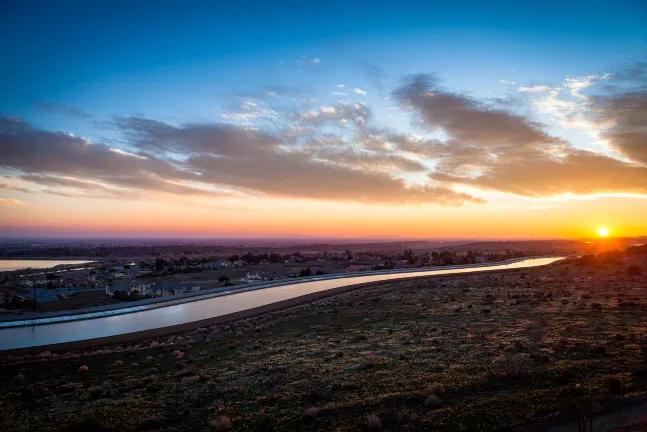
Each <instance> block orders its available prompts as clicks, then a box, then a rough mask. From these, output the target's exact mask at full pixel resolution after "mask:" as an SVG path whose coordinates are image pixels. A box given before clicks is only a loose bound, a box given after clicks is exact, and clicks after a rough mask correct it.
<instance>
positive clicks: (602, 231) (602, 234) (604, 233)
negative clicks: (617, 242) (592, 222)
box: [598, 227, 610, 237]
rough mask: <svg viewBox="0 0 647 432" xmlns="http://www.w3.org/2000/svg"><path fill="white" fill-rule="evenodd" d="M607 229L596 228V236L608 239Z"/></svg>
mask: <svg viewBox="0 0 647 432" xmlns="http://www.w3.org/2000/svg"><path fill="white" fill-rule="evenodd" d="M609 232H610V231H609V228H607V227H600V228H598V235H599V236H600V237H608V236H609Z"/></svg>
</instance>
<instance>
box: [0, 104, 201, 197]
mask: <svg viewBox="0 0 647 432" xmlns="http://www.w3.org/2000/svg"><path fill="white" fill-rule="evenodd" d="M0 167H4V168H9V169H13V170H17V171H21V172H22V173H24V174H27V175H36V176H41V177H40V178H41V179H46V178H47V177H45V176H51V177H52V178H58V177H71V178H75V179H80V181H88V180H91V181H94V182H99V183H103V184H106V185H111V186H112V187H119V188H126V189H141V190H149V191H163V192H169V193H177V194H210V192H208V191H204V190H201V189H198V188H194V187H191V186H187V185H184V184H181V182H183V181H196V180H198V178H197V176H196V175H195V174H193V173H190V172H188V171H186V170H183V169H180V168H178V167H176V166H175V165H173V164H171V163H170V162H168V161H164V160H161V159H157V158H154V157H151V156H147V157H143V156H138V155H134V154H127V153H123V152H118V151H114V150H113V149H111V148H109V147H108V146H106V145H103V144H90V143H88V142H87V141H86V140H84V139H83V138H79V137H75V136H72V135H69V134H65V133H62V132H51V131H45V130H41V129H38V128H34V127H32V126H30V125H28V124H26V123H24V122H22V121H20V120H17V119H13V118H6V117H0ZM28 178H31V179H32V180H33V179H35V178H36V177H28ZM52 178H50V179H49V180H50V181H54V180H52ZM57 181H58V183H57V184H58V185H61V182H63V180H60V179H59V180H57ZM40 183H42V181H41V182H40ZM76 187H78V184H77V185H76Z"/></svg>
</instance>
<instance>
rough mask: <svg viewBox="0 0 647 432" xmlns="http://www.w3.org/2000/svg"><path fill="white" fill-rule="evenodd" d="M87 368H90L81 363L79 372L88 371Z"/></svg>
mask: <svg viewBox="0 0 647 432" xmlns="http://www.w3.org/2000/svg"><path fill="white" fill-rule="evenodd" d="M89 370H90V368H89V367H87V366H86V365H83V366H81V367H79V371H80V372H86V371H89Z"/></svg>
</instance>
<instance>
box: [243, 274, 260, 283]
mask: <svg viewBox="0 0 647 432" xmlns="http://www.w3.org/2000/svg"><path fill="white" fill-rule="evenodd" d="M245 281H246V282H247V283H252V282H263V277H262V276H261V275H259V274H258V272H256V273H250V272H247V274H246V275H245Z"/></svg>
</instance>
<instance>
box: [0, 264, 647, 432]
mask: <svg viewBox="0 0 647 432" xmlns="http://www.w3.org/2000/svg"><path fill="white" fill-rule="evenodd" d="M645 272H647V259H646V257H645V256H644V255H632V256H629V255H623V254H609V255H607V256H604V257H601V258H585V259H575V260H569V261H566V262H562V263H558V264H556V265H553V266H550V267H547V268H542V269H534V270H527V271H525V272H517V273H507V274H491V275H473V276H452V277H446V278H442V279H440V278H437V279H427V280H415V281H404V282H394V283H392V284H389V285H381V286H377V287H372V288H364V289H360V290H357V291H354V292H351V293H347V294H343V295H339V296H335V297H331V298H328V299H325V300H321V301H318V302H315V303H312V304H309V305H305V306H300V307H297V308H293V309H289V310H286V311H283V312H277V313H272V314H267V315H263V316H260V317H256V318H252V319H246V320H241V321H238V322H235V323H232V324H229V325H221V326H214V327H210V328H202V329H198V330H196V331H192V332H189V333H183V334H179V335H176V336H172V337H165V338H156V339H150V340H142V341H138V342H135V343H132V344H124V345H122V346H111V347H101V348H97V349H94V350H86V351H76V352H75V351H72V352H66V353H48V352H44V353H40V354H38V355H33V356H23V357H9V358H8V357H5V358H2V359H0V362H2V367H1V368H0V380H1V381H0V383H1V384H0V385H1V386H2V387H1V388H2V391H1V392H0V410H1V411H2V412H3V414H4V416H3V417H2V418H0V430H3V431H34V430H39V431H47V430H66V431H74V430H76V431H79V430H93V431H101V430H113V431H121V430H164V431H171V430H195V431H202V430H204V431H208V430H216V431H217V430H233V431H257V430H284V431H297V430H299V431H301V430H336V431H346V430H348V431H351V430H409V431H415V430H447V431H450V430H468V431H478V430H499V429H502V428H506V427H511V426H515V425H519V424H523V423H526V422H533V421H536V420H538V419H540V418H544V417H546V416H550V415H555V414H557V413H563V412H572V413H578V412H579V413H581V412H587V411H588V410H589V409H590V408H592V407H595V406H596V405H598V404H607V403H609V402H610V401H613V400H617V399H621V398H623V397H629V396H632V395H635V394H640V393H643V392H645V391H647V332H646V328H647V314H646V313H645V311H647V277H646V275H645Z"/></svg>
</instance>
